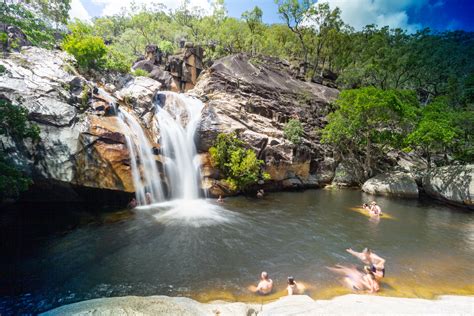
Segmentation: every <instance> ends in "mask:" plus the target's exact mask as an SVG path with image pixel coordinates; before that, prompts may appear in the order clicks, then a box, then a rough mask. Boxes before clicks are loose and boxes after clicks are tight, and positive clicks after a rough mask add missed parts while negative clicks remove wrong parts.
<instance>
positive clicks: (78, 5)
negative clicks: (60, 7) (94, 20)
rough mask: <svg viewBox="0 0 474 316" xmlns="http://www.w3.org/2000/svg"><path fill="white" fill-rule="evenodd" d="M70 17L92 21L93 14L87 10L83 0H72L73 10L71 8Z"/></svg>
mask: <svg viewBox="0 0 474 316" xmlns="http://www.w3.org/2000/svg"><path fill="white" fill-rule="evenodd" d="M69 18H70V19H75V18H77V19H81V20H85V21H90V20H91V16H90V15H89V13H88V12H87V10H86V8H84V6H83V5H82V2H81V0H72V1H71V10H69Z"/></svg>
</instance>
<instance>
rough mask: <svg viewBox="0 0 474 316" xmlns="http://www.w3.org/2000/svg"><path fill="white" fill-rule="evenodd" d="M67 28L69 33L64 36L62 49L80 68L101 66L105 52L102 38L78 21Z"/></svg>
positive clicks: (103, 62)
mask: <svg viewBox="0 0 474 316" xmlns="http://www.w3.org/2000/svg"><path fill="white" fill-rule="evenodd" d="M69 29H70V30H71V34H69V35H67V36H66V37H65V38H64V41H63V48H64V50H66V51H67V52H68V53H70V54H71V55H73V56H74V57H75V58H76V60H77V64H78V65H79V67H80V68H82V69H85V70H88V69H92V68H99V69H100V68H102V67H103V66H104V65H105V56H106V54H107V46H105V43H104V40H103V39H102V38H100V37H98V36H94V35H92V33H91V32H92V31H91V28H90V27H89V26H88V25H87V24H84V23H82V22H79V21H77V22H75V23H73V24H71V25H69Z"/></svg>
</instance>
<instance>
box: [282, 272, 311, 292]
mask: <svg viewBox="0 0 474 316" xmlns="http://www.w3.org/2000/svg"><path fill="white" fill-rule="evenodd" d="M305 289H306V287H305V286H304V285H303V284H302V283H296V281H295V278H294V277H292V276H289V277H288V286H287V287H286V290H287V291H288V295H296V294H303V293H304V291H305Z"/></svg>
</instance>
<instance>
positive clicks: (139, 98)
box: [114, 77, 161, 116]
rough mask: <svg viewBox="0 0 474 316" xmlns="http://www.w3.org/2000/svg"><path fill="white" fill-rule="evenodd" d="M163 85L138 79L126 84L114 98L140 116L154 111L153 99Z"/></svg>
mask: <svg viewBox="0 0 474 316" xmlns="http://www.w3.org/2000/svg"><path fill="white" fill-rule="evenodd" d="M160 89H161V83H159V82H158V81H156V80H154V79H151V78H148V77H136V78H134V79H133V80H130V81H129V82H127V83H126V84H125V86H124V87H123V88H122V89H120V90H119V91H117V92H116V93H115V94H114V96H115V97H116V98H117V99H118V100H119V101H121V102H123V103H125V104H126V105H127V106H130V107H131V108H132V109H133V110H134V111H135V112H136V113H137V114H138V115H139V116H143V115H144V114H146V113H147V112H150V111H152V110H153V109H154V104H153V98H154V97H155V94H156V92H157V91H159V90H160Z"/></svg>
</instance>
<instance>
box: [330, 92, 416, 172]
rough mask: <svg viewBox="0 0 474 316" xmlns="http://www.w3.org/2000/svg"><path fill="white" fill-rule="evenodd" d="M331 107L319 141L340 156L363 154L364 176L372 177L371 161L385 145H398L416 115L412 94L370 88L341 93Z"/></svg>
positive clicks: (414, 97)
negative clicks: (332, 108)
mask: <svg viewBox="0 0 474 316" xmlns="http://www.w3.org/2000/svg"><path fill="white" fill-rule="evenodd" d="M335 106H336V111H335V112H333V113H331V114H329V116H328V120H329V123H328V124H327V125H326V127H325V128H324V129H323V134H322V135H323V137H322V141H323V142H325V143H331V144H333V145H335V146H336V148H337V149H338V151H339V152H340V153H341V154H343V155H344V154H349V155H351V156H352V157H360V156H362V155H361V153H363V156H365V161H364V163H363V168H364V173H365V176H366V177H370V176H371V175H372V173H373V161H374V158H375V157H378V155H379V154H380V153H381V152H383V150H384V148H385V147H386V146H395V147H399V146H401V142H402V140H403V137H404V136H405V135H406V133H407V131H409V130H410V128H411V127H412V125H413V124H414V122H415V121H416V118H417V112H418V101H417V99H416V96H415V94H414V93H413V92H411V91H401V90H387V91H384V90H381V89H377V88H373V87H367V88H361V89H353V90H345V91H342V92H341V93H340V95H339V97H338V99H337V100H336V102H335Z"/></svg>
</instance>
